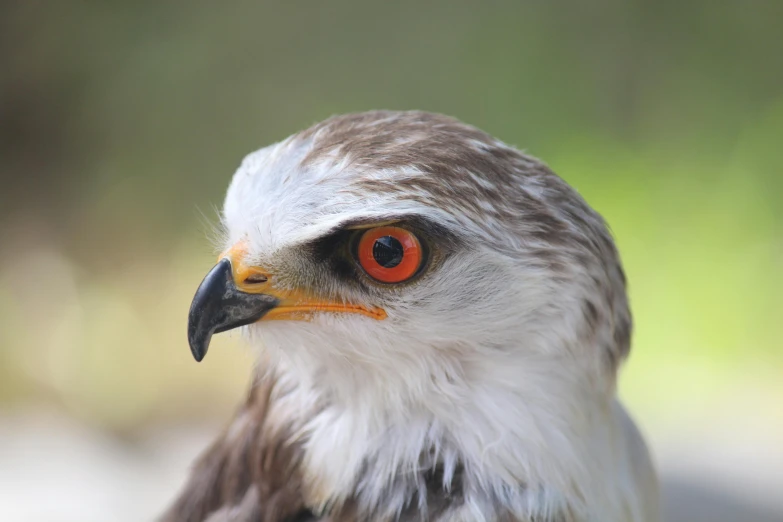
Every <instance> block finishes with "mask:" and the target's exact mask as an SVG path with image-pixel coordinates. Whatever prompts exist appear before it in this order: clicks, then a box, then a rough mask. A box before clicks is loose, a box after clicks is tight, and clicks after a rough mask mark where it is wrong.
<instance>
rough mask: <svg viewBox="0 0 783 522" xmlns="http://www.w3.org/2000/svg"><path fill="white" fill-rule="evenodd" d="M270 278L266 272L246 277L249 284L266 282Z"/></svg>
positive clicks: (246, 282)
mask: <svg viewBox="0 0 783 522" xmlns="http://www.w3.org/2000/svg"><path fill="white" fill-rule="evenodd" d="M268 279H269V278H268V277H267V276H265V275H264V274H252V275H249V276H247V277H246V278H245V284H247V285H257V284H261V283H266V282H267V280H268Z"/></svg>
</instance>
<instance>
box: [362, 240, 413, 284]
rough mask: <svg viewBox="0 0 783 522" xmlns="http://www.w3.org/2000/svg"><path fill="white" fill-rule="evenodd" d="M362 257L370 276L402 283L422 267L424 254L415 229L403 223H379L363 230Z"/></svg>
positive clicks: (379, 279) (363, 265)
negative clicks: (378, 225) (379, 224)
mask: <svg viewBox="0 0 783 522" xmlns="http://www.w3.org/2000/svg"><path fill="white" fill-rule="evenodd" d="M358 257H359V264H360V265H362V268H363V269H364V271H365V272H367V273H368V274H369V275H370V277H372V278H374V279H377V280H378V281H381V282H383V283H400V282H402V281H405V280H406V279H410V278H411V277H412V276H413V275H414V274H415V273H416V271H418V269H419V267H420V266H421V261H422V257H423V256H422V251H421V244H420V243H419V240H418V239H416V236H414V235H413V233H411V232H409V231H407V230H405V229H404V228H400V227H378V228H371V229H370V230H368V231H366V232H365V233H364V234H362V237H361V239H360V240H359V249H358Z"/></svg>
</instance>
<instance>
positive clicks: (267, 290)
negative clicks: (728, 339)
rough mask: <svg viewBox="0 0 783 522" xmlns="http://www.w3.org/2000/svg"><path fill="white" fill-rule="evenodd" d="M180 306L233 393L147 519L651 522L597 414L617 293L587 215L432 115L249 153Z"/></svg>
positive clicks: (610, 256)
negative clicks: (246, 356) (176, 487)
mask: <svg viewBox="0 0 783 522" xmlns="http://www.w3.org/2000/svg"><path fill="white" fill-rule="evenodd" d="M222 225H223V228H224V230H225V235H224V238H223V241H224V243H223V244H222V245H221V247H222V248H224V249H225V251H224V253H223V254H222V255H221V256H220V258H219V261H218V263H217V265H216V266H215V267H214V268H212V270H211V271H210V272H209V273H208V274H207V275H206V277H205V278H204V280H203V282H202V283H201V286H200V287H199V288H198V290H197V291H196V295H195V297H194V300H193V303H192V305H191V309H190V315H189V324H188V338H189V342H190V347H191V350H192V352H193V355H194V357H195V358H196V360H198V361H200V360H201V359H202V358H203V357H204V356H205V355H206V353H207V348H208V347H209V343H210V338H211V337H212V335H213V334H214V333H219V332H223V331H226V330H231V329H234V328H240V327H241V330H242V332H243V334H244V337H245V338H246V340H247V342H248V343H249V344H250V345H251V346H252V348H253V349H254V352H255V353H257V357H258V365H257V368H256V370H255V372H254V376H255V377H254V379H253V383H252V385H251V389H250V392H249V395H248V397H247V399H246V401H245V402H244V404H243V405H242V406H241V407H240V408H239V409H238V412H237V413H236V416H235V417H234V418H233V420H232V421H231V423H230V425H229V426H228V427H227V429H226V430H225V432H224V433H223V434H222V435H220V437H219V438H218V439H217V440H216V441H215V442H214V444H213V445H212V446H211V447H210V448H209V449H208V450H207V451H206V452H205V453H204V454H203V456H201V458H200V459H199V460H198V461H197V462H196V464H195V466H194V468H193V470H192V473H191V476H190V478H189V480H188V482H187V484H186V485H185V487H184V489H183V491H182V492H181V493H180V495H179V497H178V498H177V499H176V500H175V501H174V502H173V504H172V506H170V508H169V510H168V511H167V512H166V513H165V514H164V515H163V518H162V519H163V520H164V521H166V522H207V521H208V522H220V521H236V522H250V521H258V522H284V521H286V522H304V521H324V522H326V521H328V522H387V521H388V522H392V521H399V522H411V521H419V520H422V521H423V520H427V521H431V522H446V521H449V522H451V521H455V522H474V521H476V522H479V521H485V522H494V521H497V522H534V521H535V522H587V521H590V522H652V521H654V520H656V519H657V516H658V515H657V481H656V477H655V473H654V470H653V467H652V465H651V462H650V458H649V455H648V452H647V449H646V446H645V443H644V442H643V440H642V437H641V436H640V434H639V432H638V431H637V429H636V428H635V426H634V424H633V422H632V421H631V420H630V418H629V417H628V416H627V414H626V413H625V411H624V409H623V407H622V406H621V405H620V404H619V403H618V400H617V398H616V386H615V384H616V375H617V371H618V366H619V365H620V363H621V362H622V361H623V360H624V359H625V357H626V355H627V354H628V351H629V348H630V339H631V315H630V311H629V306H628V300H627V296H626V281H625V276H624V274H623V269H622V266H621V263H620V260H619V257H618V253H617V250H616V248H615V245H614V242H613V240H612V238H611V236H610V234H609V232H608V230H607V227H606V225H605V223H604V221H603V219H602V218H601V217H600V216H599V214H598V213H596V212H595V211H594V210H593V209H592V208H591V207H590V206H589V205H588V204H587V203H586V202H585V201H584V200H583V199H582V198H581V197H580V196H579V195H578V194H577V192H576V191H575V190H574V189H572V188H571V187H570V186H568V185H567V184H566V183H565V182H564V181H563V180H562V179H561V178H559V177H558V176H557V175H555V174H554V173H553V172H552V171H551V170H550V169H549V168H548V167H547V166H545V165H544V164H543V163H542V162H540V161H539V160H537V159H535V158H533V157H531V156H528V155H526V154H524V153H522V152H520V151H518V150H516V149H514V148H512V147H510V146H508V145H506V144H504V143H503V142H501V141H499V140H497V139H495V138H493V137H491V136H490V135H488V134H486V133H484V132H482V131H480V130H478V129H476V128H474V127H472V126H469V125H466V124H463V123H461V122H460V121H457V120H455V119H452V118H450V117H446V116H441V115H436V114H430V113H426V112H392V111H373V112H366V113H360V114H349V115H342V116H336V117H332V118H331V119H328V120H326V121H324V122H322V123H318V124H316V125H314V126H313V127H311V128H309V129H307V130H304V131H302V132H300V133H298V134H295V135H293V136H291V137H289V138H287V139H285V140H283V141H281V142H279V143H276V144H274V145H271V146H268V147H266V148H263V149H261V150H259V151H257V152H254V153H252V154H250V155H248V156H247V157H246V158H245V159H244V161H243V162H242V164H241V166H240V167H239V169H238V170H237V172H236V174H235V175H234V177H233V180H232V182H231V185H230V187H229V189H228V193H227V196H226V199H225V205H224V208H223V211H222Z"/></svg>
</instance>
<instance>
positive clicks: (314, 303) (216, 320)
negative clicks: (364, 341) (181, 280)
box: [188, 242, 386, 362]
mask: <svg viewBox="0 0 783 522" xmlns="http://www.w3.org/2000/svg"><path fill="white" fill-rule="evenodd" d="M245 255H246V249H245V245H244V243H242V242H240V243H238V244H237V245H235V246H234V247H232V248H231V249H230V250H228V251H227V252H226V253H225V254H224V255H223V256H221V259H220V260H219V261H218V263H217V265H215V266H214V267H213V268H212V270H210V271H209V273H208V274H207V275H206V277H205V278H204V280H203V281H202V282H201V285H200V286H199V287H198V290H196V295H195V296H194V297H193V302H192V303H191V305H190V313H189V314H188V342H189V343H190V351H191V352H192V353H193V357H194V358H195V359H196V361H199V362H200V361H201V360H202V359H203V358H204V356H205V355H206V354H207V350H208V349H209V342H210V340H211V339H212V334H215V333H220V332H225V331H227V330H232V329H234V328H238V327H240V326H245V325H248V324H251V323H255V322H256V321H260V320H261V319H264V320H274V319H277V320H308V319H310V318H311V317H312V315H313V314H314V313H316V312H349V313H358V314H361V315H365V316H367V317H371V318H373V319H378V320H380V319H385V318H386V312H385V311H384V310H383V309H381V308H377V307H368V306H364V305H357V304H350V303H344V302H335V301H329V300H325V299H319V298H317V297H316V296H314V295H312V294H310V293H309V292H307V291H305V290H301V289H280V288H276V287H275V285H274V281H273V276H272V275H271V274H270V273H269V272H268V271H266V270H264V269H263V268H261V267H256V266H248V265H246V264H245V263H244V257H245Z"/></svg>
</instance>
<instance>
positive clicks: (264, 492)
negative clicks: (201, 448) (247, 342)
mask: <svg viewBox="0 0 783 522" xmlns="http://www.w3.org/2000/svg"><path fill="white" fill-rule="evenodd" d="M272 385H273V383H271V382H269V381H264V382H260V383H258V384H256V385H254V386H253V387H252V388H251V390H250V394H249V396H248V399H247V401H246V402H245V404H244V406H243V407H242V408H241V409H240V410H239V411H238V412H237V415H236V417H235V419H234V421H233V422H232V424H231V425H230V426H229V429H227V430H226V431H225V432H224V433H223V434H222V435H221V436H220V437H219V438H218V439H217V440H216V441H215V442H214V443H213V444H212V446H210V448H209V449H207V451H206V452H205V453H204V454H203V455H202V456H201V457H200V458H199V460H198V461H197V462H196V464H195V466H194V469H193V471H192V473H191V475H190V478H189V479H188V482H187V484H186V485H185V488H184V489H183V491H182V492H181V493H180V495H179V497H178V498H177V499H176V501H175V502H174V504H173V505H172V506H171V507H170V508H169V510H168V511H167V512H166V513H165V514H164V515H163V517H162V519H161V522H223V521H226V522H227V521H232V522H251V521H253V522H305V521H316V520H318V519H317V518H316V517H315V516H313V515H312V513H310V511H308V510H307V508H306V507H305V505H304V502H303V495H302V480H301V477H300V475H299V471H298V468H299V461H300V456H301V448H300V447H299V446H298V444H296V443H295V442H294V443H292V442H291V441H290V440H288V439H287V437H286V436H285V434H278V435H274V434H272V433H271V431H270V430H265V429H264V428H265V426H264V423H265V420H266V416H267V411H268V407H269V400H270V391H271V387H272Z"/></svg>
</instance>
